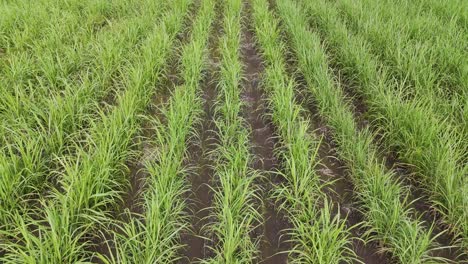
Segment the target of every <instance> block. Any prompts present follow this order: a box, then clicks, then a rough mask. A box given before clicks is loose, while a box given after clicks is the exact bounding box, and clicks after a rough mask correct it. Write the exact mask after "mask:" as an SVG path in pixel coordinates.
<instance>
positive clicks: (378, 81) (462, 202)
mask: <svg viewBox="0 0 468 264" xmlns="http://www.w3.org/2000/svg"><path fill="white" fill-rule="evenodd" d="M318 3H322V4H317V5H308V12H309V13H310V16H311V17H313V18H315V19H310V20H309V21H310V22H311V23H314V24H315V25H316V26H317V27H318V28H320V29H321V30H320V32H321V33H322V34H323V35H324V36H325V40H326V41H327V44H328V45H329V46H330V48H331V49H332V51H333V56H332V60H336V62H337V63H338V62H339V63H340V65H342V70H343V72H345V73H346V74H348V75H349V76H350V78H352V79H353V80H355V81H356V82H357V84H358V85H356V89H357V90H356V93H358V94H359V95H361V96H363V98H364V101H365V103H366V105H367V106H368V107H369V114H370V116H371V120H372V121H373V124H374V125H375V126H376V127H378V129H381V132H382V133H383V134H384V135H385V137H384V138H383V141H384V143H385V145H387V146H388V147H391V148H393V149H395V150H396V151H397V156H398V158H399V159H401V161H403V162H405V163H407V164H410V166H411V169H412V170H413V171H414V172H415V176H417V177H416V179H417V182H419V183H420V184H421V186H423V188H424V190H425V193H426V195H427V196H428V197H429V200H430V202H431V204H432V206H433V208H434V209H436V210H437V212H438V213H439V214H440V215H441V216H443V219H444V221H445V223H447V224H448V225H449V226H450V227H451V230H452V232H454V233H455V235H456V236H458V237H461V238H463V240H465V241H466V237H467V234H468V233H467V230H468V229H467V228H468V226H467V225H466V224H467V223H468V221H467V218H466V217H467V214H466V212H465V211H466V210H465V209H464V208H466V207H467V202H468V200H467V199H466V195H464V194H465V193H466V188H467V182H466V180H465V179H464V175H465V174H466V171H467V166H466V164H465V165H463V161H464V160H465V157H464V155H466V154H465V153H464V151H463V150H464V146H463V140H461V139H460V138H459V137H458V133H454V132H453V131H451V130H450V124H449V123H448V122H444V121H442V120H440V119H439V118H438V116H436V115H434V114H433V113H431V112H430V111H428V110H427V108H426V107H425V104H424V103H422V102H420V101H417V100H414V101H406V100H404V99H403V98H402V97H401V94H399V93H396V92H394V91H393V90H392V87H395V83H394V82H393V81H392V80H391V79H390V77H389V74H388V71H387V70H386V68H385V67H383V66H382V65H380V63H379V61H378V60H377V59H376V58H375V57H374V56H373V55H372V53H371V52H370V51H369V48H368V44H367V42H366V40H365V39H363V37H362V36H361V35H357V34H353V33H350V32H349V31H348V30H347V28H346V26H345V25H344V24H343V23H342V22H340V21H341V20H340V18H339V14H338V13H337V11H336V9H334V8H333V7H332V5H331V4H325V3H323V1H319V2H318ZM345 40H346V41H345ZM396 85H399V84H396Z"/></svg>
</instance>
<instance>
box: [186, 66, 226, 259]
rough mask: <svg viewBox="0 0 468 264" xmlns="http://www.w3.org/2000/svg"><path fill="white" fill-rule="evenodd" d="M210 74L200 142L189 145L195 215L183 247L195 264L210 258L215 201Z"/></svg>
mask: <svg viewBox="0 0 468 264" xmlns="http://www.w3.org/2000/svg"><path fill="white" fill-rule="evenodd" d="M212 80H213V76H212V74H210V76H209V77H208V78H207V79H206V80H205V81H204V83H203V85H202V86H203V94H202V97H203V99H204V104H203V108H204V115H203V117H202V118H203V121H202V122H201V124H200V125H199V127H198V128H197V133H198V135H199V137H200V142H199V144H196V143H192V144H191V145H190V147H189V153H190V155H189V159H188V160H190V161H191V162H190V164H189V167H195V168H196V169H195V170H192V172H191V173H190V175H189V181H190V184H191V188H192V190H191V192H190V194H189V196H188V199H189V200H190V201H191V203H190V209H189V214H190V216H191V220H190V222H191V226H192V231H193V232H191V233H186V234H183V236H182V242H183V243H185V244H186V245H187V247H186V248H185V249H184V250H183V251H184V252H183V255H184V256H185V258H184V259H183V260H181V261H180V263H193V262H194V261H197V260H200V259H205V258H207V257H209V255H210V252H209V250H208V246H210V245H209V241H208V240H207V239H206V238H204V237H203V234H202V228H203V227H204V226H205V225H206V224H208V223H209V219H208V216H209V208H210V206H211V205H212V200H213V195H214V194H213V191H212V189H211V188H212V187H211V186H213V177H214V173H215V172H214V168H213V161H212V160H211V158H210V152H212V151H213V150H214V149H215V143H216V142H217V140H216V132H215V131H216V130H215V129H216V127H215V124H214V121H213V115H214V113H213V111H214V102H215V99H216V85H215V83H214V82H213V81H212Z"/></svg>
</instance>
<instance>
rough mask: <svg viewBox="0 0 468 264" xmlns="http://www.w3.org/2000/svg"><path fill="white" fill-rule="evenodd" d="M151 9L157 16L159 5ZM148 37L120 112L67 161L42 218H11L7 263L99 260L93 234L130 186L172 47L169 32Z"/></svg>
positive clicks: (105, 118)
mask: <svg viewBox="0 0 468 264" xmlns="http://www.w3.org/2000/svg"><path fill="white" fill-rule="evenodd" d="M152 7H153V8H155V9H156V10H157V9H158V4H155V5H153V6H152ZM155 9H153V10H155ZM148 10H152V9H151V8H149V9H148ZM178 11H179V10H178V9H172V10H171V11H169V12H168V13H167V14H164V15H163V17H162V18H161V21H162V22H161V23H163V26H166V27H167V30H174V25H173V24H174V17H177V16H178V15H179V14H178V13H177V12H178ZM176 14H177V15H176ZM175 29H177V28H175ZM149 36H150V37H148V38H147V39H146V40H145V41H144V42H143V43H142V47H141V50H140V51H137V55H135V56H134V58H132V60H131V62H130V63H129V64H128V65H126V67H125V68H124V69H123V70H124V71H125V72H126V74H125V75H124V76H123V79H122V80H121V82H122V84H123V85H124V87H125V89H124V90H123V92H122V93H121V94H119V95H117V96H116V98H117V99H116V106H115V107H114V108H113V109H111V110H110V111H109V112H108V113H106V114H104V113H102V115H101V120H100V121H98V122H93V123H92V125H91V128H90V132H89V134H88V135H86V138H85V139H84V140H85V142H86V143H85V144H83V145H82V146H78V147H77V150H76V154H75V155H76V156H75V157H74V159H72V160H63V161H62V164H63V172H62V173H60V177H59V179H58V180H57V183H56V184H57V187H56V188H55V189H54V190H53V191H52V192H51V194H50V198H47V200H45V201H43V205H42V208H41V210H40V211H39V212H38V214H37V215H35V216H31V217H27V215H24V214H19V213H15V214H14V215H13V216H12V218H14V220H13V221H14V222H13V223H14V224H15V227H16V228H15V230H12V231H11V234H7V235H8V236H9V237H10V238H12V239H11V240H6V241H4V242H2V244H4V245H3V248H4V249H5V251H6V253H5V255H4V256H3V259H4V260H5V261H8V262H19V263H29V262H31V263H32V262H34V263H35V262H40V263H56V262H64V261H65V262H76V261H83V260H85V259H87V258H89V257H91V255H92V254H94V253H92V252H89V248H90V246H91V245H92V244H93V237H92V232H91V230H94V231H96V230H97V229H98V227H99V226H100V223H102V221H103V220H106V219H107V217H108V216H109V214H110V212H111V209H112V207H113V206H115V205H116V204H117V202H118V201H119V199H120V198H119V195H120V193H121V190H122V188H121V187H122V185H123V184H124V183H125V181H126V179H125V177H124V176H125V175H124V174H123V172H125V161H126V160H127V159H128V157H129V155H130V154H131V151H130V147H131V145H132V138H133V137H134V136H135V134H136V132H137V131H138V129H139V118H138V114H139V113H140V112H141V111H142V110H143V109H144V108H145V107H146V105H147V104H148V101H149V100H150V99H151V95H152V94H153V93H154V92H155V91H154V88H153V86H154V82H155V81H156V80H157V77H158V76H159V73H160V71H161V67H162V66H163V64H164V62H165V60H164V58H165V55H166V54H167V52H168V47H170V45H169V44H168V43H167V42H168V41H170V39H171V38H170V36H168V33H166V31H161V30H160V28H156V29H155V30H154V33H153V34H150V35H149ZM164 47H166V49H163V48H164ZM18 240H19V241H18Z"/></svg>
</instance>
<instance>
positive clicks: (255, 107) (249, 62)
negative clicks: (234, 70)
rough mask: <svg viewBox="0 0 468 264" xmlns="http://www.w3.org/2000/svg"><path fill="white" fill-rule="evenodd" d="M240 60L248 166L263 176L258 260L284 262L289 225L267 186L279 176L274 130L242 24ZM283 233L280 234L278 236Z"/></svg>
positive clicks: (249, 38)
mask: <svg viewBox="0 0 468 264" xmlns="http://www.w3.org/2000/svg"><path fill="white" fill-rule="evenodd" d="M242 60H243V64H244V65H245V68H244V71H245V75H246V78H245V80H244V82H243V87H244V90H243V91H242V100H243V101H244V102H245V105H246V106H245V108H244V115H245V118H246V120H247V121H248V123H249V125H250V127H251V130H252V134H251V139H250V140H251V143H252V152H253V155H254V157H255V162H254V164H252V167H253V168H254V169H256V170H258V171H261V172H263V173H264V176H266V177H265V178H262V179H261V180H259V181H260V182H258V184H260V185H261V187H262V190H263V193H262V196H263V203H264V205H263V217H264V219H265V222H264V223H263V225H262V230H261V233H262V235H261V236H262V239H261V242H260V262H261V263H272V264H273V263H287V257H288V256H287V253H285V252H284V251H286V250H287V249H288V248H289V246H288V243H287V242H286V241H285V240H286V236H285V235H286V234H285V231H286V230H287V229H288V228H290V224H289V223H288V222H287V221H286V218H285V216H284V214H282V213H280V212H278V210H277V208H276V206H275V204H274V203H273V202H272V201H271V200H270V199H269V198H268V192H269V190H272V189H274V185H275V184H278V183H279V182H280V181H281V179H280V177H278V176H277V175H275V174H274V173H272V171H275V170H276V169H278V165H279V164H278V163H279V162H278V160H277V159H276V158H275V156H274V149H275V140H274V138H275V134H274V127H273V125H272V123H271V120H269V119H268V118H267V114H268V112H267V109H266V107H265V102H264V100H265V98H264V92H263V90H262V89H261V88H260V87H259V84H260V76H259V75H260V73H261V72H262V71H263V65H262V62H261V58H260V56H259V53H258V51H257V50H256V49H255V44H254V38H253V34H252V32H251V31H249V30H247V29H246V27H245V26H244V30H243V38H242ZM282 235H283V236H282Z"/></svg>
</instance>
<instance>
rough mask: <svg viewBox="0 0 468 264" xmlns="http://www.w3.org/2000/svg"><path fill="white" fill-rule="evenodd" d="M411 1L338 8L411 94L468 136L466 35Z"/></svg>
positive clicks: (343, 3) (346, 4)
mask: <svg viewBox="0 0 468 264" xmlns="http://www.w3.org/2000/svg"><path fill="white" fill-rule="evenodd" d="M411 2H413V1H410V3H400V4H397V3H395V2H392V1H390V2H386V1H381V2H379V3H377V2H375V1H368V2H367V1H347V0H342V1H339V2H338V3H339V5H338V7H339V8H341V9H342V10H343V13H344V14H345V17H346V18H347V20H348V21H350V22H351V23H350V29H353V30H354V31H355V32H356V33H358V34H361V35H362V36H363V37H365V38H366V39H367V40H368V41H369V44H370V46H369V48H370V50H371V51H372V52H373V53H374V54H376V55H377V56H378V57H379V58H380V60H381V61H382V62H383V63H384V64H387V65H389V66H390V67H389V68H388V69H389V70H390V72H391V74H392V75H393V76H395V77H397V78H398V79H400V80H401V81H402V82H403V83H405V86H407V87H405V96H407V97H410V98H413V97H415V98H417V100H419V101H421V100H423V99H425V101H426V104H427V105H426V107H430V109H431V110H430V111H433V112H435V113H438V114H439V115H440V116H441V118H442V119H445V118H447V119H449V120H450V121H451V122H452V124H453V125H454V126H455V127H457V128H458V129H460V130H462V132H463V133H467V132H468V131H466V127H465V126H463V125H461V124H460V123H463V120H466V118H468V110H466V108H464V107H465V106H466V103H465V101H466V100H464V98H466V97H467V96H468V94H467V91H468V79H467V78H468V72H467V70H468V63H467V61H466V60H465V59H464V58H465V57H466V54H465V53H466V52H464V51H463V50H464V48H465V47H464V46H463V44H462V43H463V42H464V41H463V40H462V39H463V38H464V37H465V36H464V35H463V33H462V32H460V31H459V30H458V28H457V27H456V26H455V24H453V23H451V24H445V23H442V22H440V21H437V18H436V17H434V16H431V15H430V14H427V13H425V14H421V11H418V10H419V8H417V7H415V6H414V4H411ZM364 10H365V11H364ZM407 13H409V14H407Z"/></svg>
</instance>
